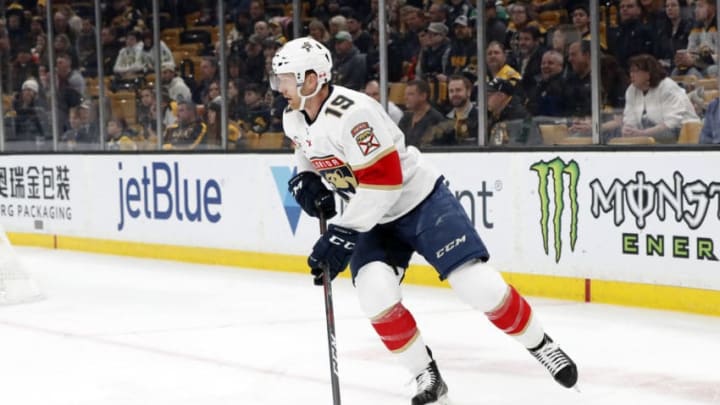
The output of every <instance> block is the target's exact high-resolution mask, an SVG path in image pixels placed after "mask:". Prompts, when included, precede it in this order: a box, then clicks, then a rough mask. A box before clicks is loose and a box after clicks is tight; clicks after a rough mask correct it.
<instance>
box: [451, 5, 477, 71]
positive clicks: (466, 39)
mask: <svg viewBox="0 0 720 405" xmlns="http://www.w3.org/2000/svg"><path fill="white" fill-rule="evenodd" d="M453 30H454V32H455V35H454V37H453V39H452V41H451V42H450V54H449V56H448V67H447V69H446V71H445V74H447V75H455V74H460V73H463V72H467V73H469V74H472V75H475V73H476V72H477V43H476V42H475V38H473V35H472V29H471V28H470V27H469V26H468V19H467V17H465V16H464V15H461V16H459V17H458V18H456V19H455V22H454V23H453Z"/></svg>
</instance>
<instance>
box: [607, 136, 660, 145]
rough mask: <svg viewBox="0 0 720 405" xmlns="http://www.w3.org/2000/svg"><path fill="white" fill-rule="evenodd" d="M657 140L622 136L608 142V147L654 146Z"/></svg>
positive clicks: (647, 137)
mask: <svg viewBox="0 0 720 405" xmlns="http://www.w3.org/2000/svg"><path fill="white" fill-rule="evenodd" d="M654 144H655V138H653V137H652V136H622V137H619V138H612V139H610V140H609V141H608V145H654Z"/></svg>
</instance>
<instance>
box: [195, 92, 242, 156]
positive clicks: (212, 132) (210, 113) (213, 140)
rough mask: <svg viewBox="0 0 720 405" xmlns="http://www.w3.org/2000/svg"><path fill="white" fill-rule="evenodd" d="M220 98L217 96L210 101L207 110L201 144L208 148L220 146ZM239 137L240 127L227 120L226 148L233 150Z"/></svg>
mask: <svg viewBox="0 0 720 405" xmlns="http://www.w3.org/2000/svg"><path fill="white" fill-rule="evenodd" d="M222 104H223V102H222V99H221V98H220V97H219V96H218V97H217V98H215V99H214V100H212V101H211V102H210V104H209V105H208V110H207V122H206V123H207V135H206V136H205V139H204V140H203V145H205V146H206V147H207V148H209V149H218V148H220V146H222V126H221V125H220V114H221V111H222ZM240 138H241V133H240V128H239V127H238V126H237V125H235V123H233V122H230V121H228V128H227V149H228V150H235V149H236V147H237V142H238V139H240Z"/></svg>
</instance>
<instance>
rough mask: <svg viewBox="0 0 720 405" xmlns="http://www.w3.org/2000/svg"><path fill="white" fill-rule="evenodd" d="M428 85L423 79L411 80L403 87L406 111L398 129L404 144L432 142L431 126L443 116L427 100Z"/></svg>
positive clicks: (428, 143)
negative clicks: (403, 137) (403, 136)
mask: <svg viewBox="0 0 720 405" xmlns="http://www.w3.org/2000/svg"><path fill="white" fill-rule="evenodd" d="M429 96H430V87H429V86H428V84H427V83H426V82H425V81H424V80H411V81H409V82H408V83H407V87H405V108H406V109H407V112H406V113H405V115H404V116H403V117H402V119H401V120H400V124H398V126H399V127H400V130H402V131H403V133H404V134H405V145H407V146H410V145H413V146H418V147H420V146H426V145H430V143H431V142H432V138H433V134H432V127H433V126H435V125H437V124H438V123H440V122H442V121H443V120H444V119H445V118H444V117H443V115H442V114H441V113H440V111H438V110H436V109H435V108H433V107H432V106H431V105H430V103H429V102H428V97H429Z"/></svg>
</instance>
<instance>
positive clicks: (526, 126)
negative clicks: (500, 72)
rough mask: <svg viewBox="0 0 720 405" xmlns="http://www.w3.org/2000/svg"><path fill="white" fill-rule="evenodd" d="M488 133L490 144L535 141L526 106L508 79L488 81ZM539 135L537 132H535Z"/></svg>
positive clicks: (535, 137)
mask: <svg viewBox="0 0 720 405" xmlns="http://www.w3.org/2000/svg"><path fill="white" fill-rule="evenodd" d="M487 89H488V96H487V105H488V128H489V131H488V133H489V134H490V144H493V145H503V144H507V143H519V144H528V143H534V141H536V140H537V139H539V138H538V137H537V136H532V135H533V131H532V128H534V125H532V123H531V120H530V115H529V114H528V112H527V110H525V107H523V105H522V103H521V102H520V100H519V98H518V97H517V96H515V95H514V94H515V86H513V84H512V83H511V82H509V81H507V80H503V79H500V78H497V77H496V78H495V79H493V80H492V81H490V83H488V87H487ZM535 135H537V134H535Z"/></svg>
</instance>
